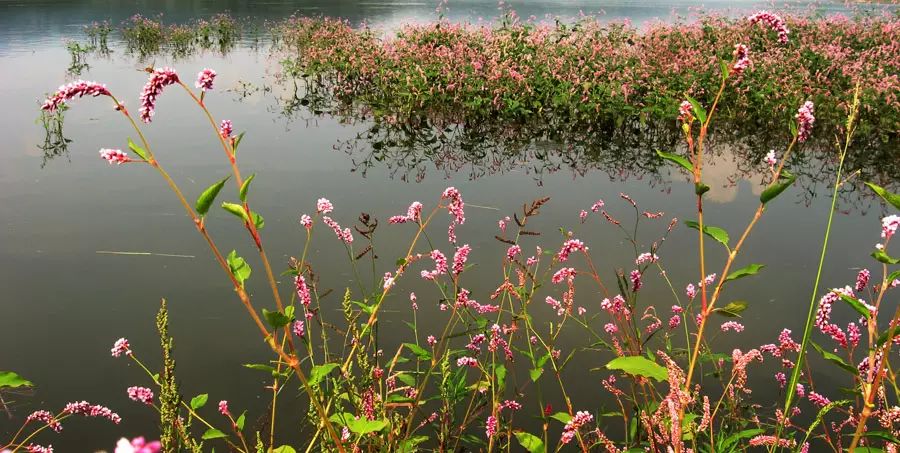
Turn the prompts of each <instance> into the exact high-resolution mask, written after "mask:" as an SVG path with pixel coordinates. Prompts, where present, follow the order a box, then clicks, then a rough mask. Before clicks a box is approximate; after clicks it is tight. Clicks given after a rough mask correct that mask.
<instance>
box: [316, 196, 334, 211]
mask: <svg viewBox="0 0 900 453" xmlns="http://www.w3.org/2000/svg"><path fill="white" fill-rule="evenodd" d="M331 211H334V205H333V204H331V201H329V200H328V199H327V198H319V200H318V201H316V212H318V213H319V214H328V213H330V212H331Z"/></svg>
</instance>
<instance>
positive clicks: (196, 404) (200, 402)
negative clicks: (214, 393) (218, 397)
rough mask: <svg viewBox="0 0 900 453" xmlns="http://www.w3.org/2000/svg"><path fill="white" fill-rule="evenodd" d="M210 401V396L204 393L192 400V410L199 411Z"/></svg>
mask: <svg viewBox="0 0 900 453" xmlns="http://www.w3.org/2000/svg"><path fill="white" fill-rule="evenodd" d="M207 401H209V394H208V393H203V394H200V395H197V396H195V397H193V398H191V409H193V410H197V409H200V408H201V407H203V406H206V402H207Z"/></svg>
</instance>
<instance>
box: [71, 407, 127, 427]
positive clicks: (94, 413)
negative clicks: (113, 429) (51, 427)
mask: <svg viewBox="0 0 900 453" xmlns="http://www.w3.org/2000/svg"><path fill="white" fill-rule="evenodd" d="M63 413H64V414H72V415H84V416H86V417H100V418H105V419H107V420H109V421H111V422H113V423H115V424H117V425H118V424H119V423H121V422H122V417H119V414H117V413H115V412H113V411H111V410H110V409H109V408H108V407H105V406H101V405H99V404H91V403H88V402H87V401H80V402H76V403H69V404H66V407H65V408H63Z"/></svg>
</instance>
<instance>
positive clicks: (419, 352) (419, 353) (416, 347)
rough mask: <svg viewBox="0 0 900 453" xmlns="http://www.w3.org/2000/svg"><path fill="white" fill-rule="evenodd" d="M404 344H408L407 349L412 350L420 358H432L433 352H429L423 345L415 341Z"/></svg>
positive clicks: (404, 344)
mask: <svg viewBox="0 0 900 453" xmlns="http://www.w3.org/2000/svg"><path fill="white" fill-rule="evenodd" d="M403 346H406V348H407V349H409V350H410V351H412V353H413V354H415V355H416V357H418V358H419V360H431V352H428V351H427V350H425V349H424V348H422V347H421V346H419V345H417V344H414V343H403Z"/></svg>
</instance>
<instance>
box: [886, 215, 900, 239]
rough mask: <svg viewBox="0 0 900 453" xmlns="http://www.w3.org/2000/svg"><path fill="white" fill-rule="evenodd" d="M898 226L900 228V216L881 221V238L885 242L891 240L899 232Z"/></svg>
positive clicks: (892, 216) (891, 216) (888, 217)
mask: <svg viewBox="0 0 900 453" xmlns="http://www.w3.org/2000/svg"><path fill="white" fill-rule="evenodd" d="M898 226H900V216H897V215H893V214H892V215H889V216H887V217H885V218H883V219H881V237H883V238H884V239H885V240H888V239H890V238H891V236H893V235H894V233H896V232H897V227H898Z"/></svg>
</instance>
